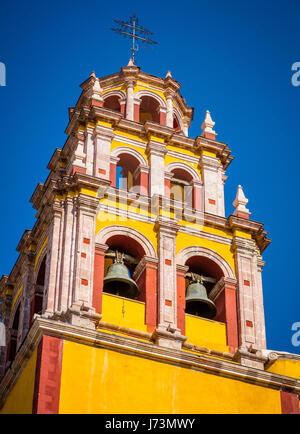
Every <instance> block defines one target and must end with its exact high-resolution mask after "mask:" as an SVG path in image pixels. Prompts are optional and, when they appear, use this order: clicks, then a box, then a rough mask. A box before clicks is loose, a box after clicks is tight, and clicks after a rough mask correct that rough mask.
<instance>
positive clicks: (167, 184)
mask: <svg viewBox="0 0 300 434" xmlns="http://www.w3.org/2000/svg"><path fill="white" fill-rule="evenodd" d="M170 192H171V180H170V179H165V196H166V197H170Z"/></svg>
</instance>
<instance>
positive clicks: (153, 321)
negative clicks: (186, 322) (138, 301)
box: [145, 264, 158, 333]
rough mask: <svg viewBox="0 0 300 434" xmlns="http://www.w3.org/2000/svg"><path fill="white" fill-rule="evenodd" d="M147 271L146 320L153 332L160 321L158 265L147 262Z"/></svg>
mask: <svg viewBox="0 0 300 434" xmlns="http://www.w3.org/2000/svg"><path fill="white" fill-rule="evenodd" d="M145 273H146V275H145V286H146V300H145V301H146V313H145V315H146V317H145V322H146V325H147V331H148V332H149V333H151V332H152V331H153V330H154V329H155V327H156V326H157V323H158V293H157V267H156V266H155V265H153V264H146V268H145Z"/></svg>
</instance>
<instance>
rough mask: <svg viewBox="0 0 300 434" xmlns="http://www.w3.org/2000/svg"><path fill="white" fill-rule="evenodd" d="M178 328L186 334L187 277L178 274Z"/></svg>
mask: <svg viewBox="0 0 300 434" xmlns="http://www.w3.org/2000/svg"><path fill="white" fill-rule="evenodd" d="M177 327H178V328H179V329H180V331H181V333H182V334H183V335H184V334H185V277H184V273H180V272H177Z"/></svg>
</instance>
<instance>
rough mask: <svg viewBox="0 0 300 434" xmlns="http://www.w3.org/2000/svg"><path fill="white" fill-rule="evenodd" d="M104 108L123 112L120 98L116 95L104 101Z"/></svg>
mask: <svg viewBox="0 0 300 434" xmlns="http://www.w3.org/2000/svg"><path fill="white" fill-rule="evenodd" d="M103 107H104V108H107V109H110V110H114V111H116V112H119V113H120V112H121V105H120V97H118V96H116V95H112V96H109V97H107V98H106V99H105V100H104V103H103Z"/></svg>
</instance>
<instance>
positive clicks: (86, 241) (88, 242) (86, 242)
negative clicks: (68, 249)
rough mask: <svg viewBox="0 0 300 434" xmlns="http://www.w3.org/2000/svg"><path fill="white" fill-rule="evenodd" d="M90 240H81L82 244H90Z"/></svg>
mask: <svg viewBox="0 0 300 434" xmlns="http://www.w3.org/2000/svg"><path fill="white" fill-rule="evenodd" d="M90 241H91V240H90V239H89V238H83V242H84V244H90Z"/></svg>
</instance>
